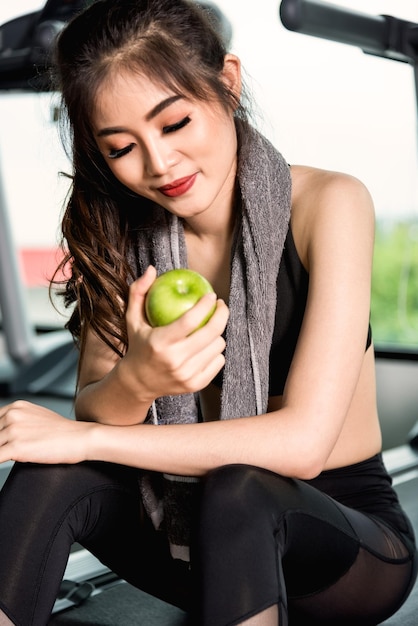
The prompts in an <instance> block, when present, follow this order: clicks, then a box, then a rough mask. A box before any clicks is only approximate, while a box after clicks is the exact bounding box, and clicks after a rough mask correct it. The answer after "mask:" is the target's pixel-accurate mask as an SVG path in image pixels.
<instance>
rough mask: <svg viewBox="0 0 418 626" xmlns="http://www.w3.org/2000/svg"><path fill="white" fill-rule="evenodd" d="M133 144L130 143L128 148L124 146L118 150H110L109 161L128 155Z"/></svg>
mask: <svg viewBox="0 0 418 626" xmlns="http://www.w3.org/2000/svg"><path fill="white" fill-rule="evenodd" d="M134 145H135V144H134V143H130V144H129V146H125V147H124V148H121V149H120V150H111V151H110V152H109V154H108V157H109V159H120V157H123V156H125V154H129V152H131V150H132V148H133V147H134Z"/></svg>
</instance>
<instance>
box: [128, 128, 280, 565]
mask: <svg viewBox="0 0 418 626" xmlns="http://www.w3.org/2000/svg"><path fill="white" fill-rule="evenodd" d="M238 123H239V124H243V123H242V122H238ZM240 132H241V133H245V135H246V139H245V141H244V142H243V147H242V148H241V149H240V151H239V157H238V183H239V188H240V191H241V198H242V202H241V213H240V216H239V221H238V226H237V229H236V237H235V245H234V250H233V256H232V263H231V287H230V297H229V308H230V318H229V321H228V326H227V329H226V353H225V358H226V361H225V371H224V376H223V388H222V395H221V413H220V419H234V418H238V417H244V416H249V415H259V414H262V413H265V412H266V409H267V402H268V388H269V353H270V346H271V341H272V336H273V330H274V321H275V313H276V298H277V294H276V284H277V274H278V271H279V265H280V259H281V256H282V251H283V245H284V241H285V238H286V234H287V231H288V227H289V219H290V194H291V179H290V171H289V167H288V165H287V163H286V161H285V160H284V159H283V157H282V155H281V154H280V153H279V152H277V150H276V149H275V148H274V147H273V145H272V144H271V143H270V142H269V141H268V140H267V139H265V138H264V137H263V136H262V135H261V134H259V133H258V132H257V131H256V130H254V129H253V128H252V127H250V126H248V125H245V126H244V127H243V128H241V129H240ZM136 254H137V258H136V263H137V265H138V267H139V268H140V269H141V271H144V270H145V268H146V267H147V266H148V265H149V264H150V263H152V264H154V265H155V266H156V268H157V271H158V273H162V272H164V271H167V270H169V269H172V268H174V267H185V266H186V264H187V254H186V247H185V240H184V232H183V225H182V222H181V220H179V219H177V218H176V217H175V216H173V215H171V214H170V213H168V212H167V211H165V210H164V209H163V208H162V207H159V206H155V207H153V211H152V228H150V229H144V230H143V231H141V232H139V233H138V248H137V251H136ZM148 419H149V421H152V422H153V423H154V424H177V423H192V422H196V421H197V420H198V405H197V398H196V396H195V395H193V394H187V395H181V396H164V397H162V398H158V399H157V400H156V401H155V403H154V405H153V407H152V409H151V411H150V414H149V418H148ZM197 482H198V480H197V479H196V478H193V477H180V476H168V475H164V476H161V475H159V474H157V473H146V474H144V476H143V477H142V479H141V483H140V484H141V493H142V497H143V499H144V503H145V506H146V508H147V510H148V513H149V515H150V517H151V519H152V520H153V522H154V524H155V526H156V527H157V528H161V529H164V530H165V531H166V532H167V534H168V537H169V540H170V543H171V546H172V554H173V556H174V557H175V558H183V559H187V546H188V543H189V538H190V537H189V532H190V515H191V514H192V509H193V498H194V496H193V495H192V492H193V491H194V488H195V487H196V483H197Z"/></svg>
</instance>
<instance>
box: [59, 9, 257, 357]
mask: <svg viewBox="0 0 418 626" xmlns="http://www.w3.org/2000/svg"><path fill="white" fill-rule="evenodd" d="M226 52H227V51H226V49H225V46H224V43H223V41H222V38H221V36H220V34H219V33H218V32H217V31H216V29H215V28H214V26H213V22H212V21H211V20H210V19H208V16H207V14H206V12H205V11H204V10H203V9H202V8H201V7H199V6H197V5H196V3H194V2H192V1H189V0H97V1H96V2H94V3H93V4H92V5H91V6H90V7H89V8H87V9H86V10H85V11H84V12H83V13H81V14H80V15H78V16H76V17H75V18H74V19H73V20H72V21H71V22H70V23H69V24H68V25H67V26H66V27H65V29H64V30H63V31H62V33H61V34H60V36H59V38H58V41H57V46H56V54H55V64H54V73H53V79H54V84H55V88H56V89H57V90H58V91H59V92H60V93H61V94H62V111H63V113H62V118H61V119H62V121H63V129H64V131H66V136H67V138H69V139H70V142H69V152H70V153H71V158H72V163H73V172H72V176H71V178H72V184H71V189H70V192H69V197H68V202H67V206H66V209H65V213H64V216H63V220H62V236H63V238H62V242H63V243H62V246H63V249H64V258H63V261H62V263H61V265H60V268H59V269H60V270H64V271H66V272H67V273H68V280H67V281H66V286H65V291H64V295H65V302H66V304H67V305H71V304H74V308H73V312H72V314H71V317H70V319H69V321H68V324H67V327H68V328H69V330H70V331H71V333H72V334H73V336H74V338H75V340H76V341H77V343H78V344H79V346H80V349H81V351H83V348H84V345H85V337H86V332H87V330H88V329H92V330H93V331H94V332H95V333H96V334H97V335H98V336H99V337H100V338H101V339H102V340H103V341H105V342H106V343H107V344H108V345H109V346H111V347H112V349H113V350H115V351H116V352H117V353H119V354H120V355H122V354H123V353H124V352H125V350H126V347H127V332H126V325H125V319H124V317H125V309H126V302H127V296H128V285H129V282H130V281H131V280H133V279H134V278H135V276H134V275H133V270H132V267H131V265H130V263H129V262H128V259H127V256H128V251H129V250H130V249H131V246H132V245H133V238H134V233H135V230H136V229H137V228H139V227H140V223H139V222H138V220H140V219H141V215H144V214H145V212H146V211H147V208H148V209H149V202H148V201H147V200H146V199H144V198H141V197H139V196H135V195H134V194H132V193H131V192H129V191H128V190H127V189H125V188H124V187H123V186H122V185H121V184H120V183H119V182H118V181H117V180H116V179H115V177H114V176H113V175H112V173H111V171H110V169H109V168H108V166H107V164H106V162H105V160H104V159H103V157H102V155H101V154H100V152H99V150H98V148H97V145H96V142H95V139H94V136H93V132H92V123H91V120H92V114H93V111H94V107H95V99H96V94H97V91H98V89H99V88H101V87H102V86H103V85H105V83H106V81H107V80H111V78H112V76H114V75H115V73H117V72H120V71H129V72H135V71H138V72H140V73H141V74H144V73H145V74H146V75H147V76H148V77H149V78H150V80H152V81H153V82H157V83H160V84H162V85H164V86H168V87H169V88H170V89H171V90H173V92H174V93H177V94H180V95H186V96H188V97H191V98H193V99H197V100H208V99H210V98H211V99H216V100H217V101H219V102H220V103H221V104H222V105H223V106H224V107H225V108H227V109H228V110H230V111H231V110H233V111H235V116H236V117H237V118H241V119H245V118H246V114H245V110H244V108H243V107H242V106H241V104H240V102H237V101H236V98H235V96H234V95H233V94H232V93H231V92H230V91H229V90H228V89H227V87H226V86H225V84H224V82H223V81H222V80H221V70H222V68H223V63H224V57H225V54H226ZM138 206H140V207H141V209H140V210H138ZM135 208H136V210H133V209H135Z"/></svg>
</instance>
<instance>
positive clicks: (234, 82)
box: [221, 54, 241, 100]
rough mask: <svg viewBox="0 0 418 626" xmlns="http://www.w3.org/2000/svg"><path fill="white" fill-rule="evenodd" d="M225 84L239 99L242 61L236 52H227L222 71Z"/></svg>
mask: <svg viewBox="0 0 418 626" xmlns="http://www.w3.org/2000/svg"><path fill="white" fill-rule="evenodd" d="M221 78H222V81H223V82H224V84H225V85H226V86H227V87H228V89H229V90H230V91H231V93H233V94H234V96H235V98H236V99H237V100H239V99H240V97H241V61H240V60H239V58H238V57H237V56H235V54H226V55H225V58H224V66H223V69H222V73H221Z"/></svg>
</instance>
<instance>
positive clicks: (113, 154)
mask: <svg viewBox="0 0 418 626" xmlns="http://www.w3.org/2000/svg"><path fill="white" fill-rule="evenodd" d="M191 121H192V120H191V118H190V117H189V116H186V117H184V118H183V119H182V120H180V121H179V122H177V123H176V124H170V125H169V126H164V128H163V135H169V134H170V133H174V132H176V131H177V130H181V129H182V128H184V127H185V126H187V124H190V122H191ZM134 147H135V144H134V143H130V144H129V145H127V146H125V147H124V148H120V150H111V151H110V152H109V154H108V157H109V159H120V158H121V157H123V156H125V155H126V154H129V153H130V152H131V151H132V150H133V148H134Z"/></svg>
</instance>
